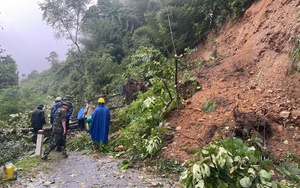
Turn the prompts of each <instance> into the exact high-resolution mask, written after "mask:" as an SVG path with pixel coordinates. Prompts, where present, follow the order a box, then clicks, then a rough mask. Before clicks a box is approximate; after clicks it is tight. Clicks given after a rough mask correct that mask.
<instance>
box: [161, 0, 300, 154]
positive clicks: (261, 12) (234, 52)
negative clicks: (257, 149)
mask: <svg viewBox="0 0 300 188" xmlns="http://www.w3.org/2000/svg"><path fill="white" fill-rule="evenodd" d="M299 5H300V2H299V0H276V1H275V0H260V1H258V2H256V3H254V4H253V5H252V6H251V7H250V8H249V9H248V10H247V11H246V12H245V14H244V15H243V16H242V17H241V18H240V19H239V20H235V21H232V22H230V23H228V24H226V25H225V26H223V27H222V28H221V29H219V30H218V31H215V32H212V33H211V34H210V35H209V37H208V38H207V40H206V41H204V42H203V43H201V44H199V46H198V48H197V49H198V50H197V52H195V53H194V54H192V59H193V60H194V61H195V62H200V61H202V60H205V63H204V65H203V68H202V69H201V70H200V71H196V70H197V69H195V70H194V72H193V74H194V76H195V77H196V79H197V81H198V82H199V83H200V84H201V85H202V90H201V91H198V92H197V93H196V94H195V95H194V96H193V97H192V98H190V99H188V100H186V101H185V102H184V108H183V109H181V110H179V111H174V112H172V114H171V116H170V118H169V119H168V121H169V122H170V123H171V126H172V128H173V130H174V135H175V136H174V138H173V142H172V143H170V144H169V145H168V147H166V149H165V150H164V152H163V156H165V157H168V158H176V159H180V160H185V159H189V158H190V157H191V154H192V152H191V151H192V150H193V149H199V148H201V147H202V146H204V145H206V144H207V143H209V142H210V141H211V140H217V139H219V138H221V137H224V136H232V135H233V134H234V133H233V132H234V129H235V126H236V124H235V121H234V118H233V113H232V112H233V108H234V107H235V106H239V111H241V112H245V113H256V115H261V116H263V117H266V118H267V120H268V123H269V125H270V128H271V134H267V135H266V139H267V141H266V147H267V149H268V151H269V152H271V153H272V154H273V155H274V156H275V157H276V159H280V158H283V157H286V155H287V153H294V154H296V156H298V157H299V156H300V149H299V148H298V145H300V130H299V126H300V101H299V99H300V98H299V97H300V92H299V91H300V87H299V84H300V74H299V73H297V72H296V71H288V70H289V67H290V64H289V58H290V53H291V50H292V47H293V43H294V42H295V40H296V39H297V38H298V37H299V28H300V24H299V23H298V22H297V17H298V15H299ZM214 51H215V52H217V58H215V59H214V60H212V59H211V54H212V53H213V52H214ZM208 99H210V100H215V101H216V102H217V109H216V110H214V111H213V112H211V113H209V114H205V113H203V112H202V111H201V106H202V104H203V103H204V102H205V101H207V100H208ZM286 140H287V141H288V144H284V141H286ZM285 143H287V142H285Z"/></svg>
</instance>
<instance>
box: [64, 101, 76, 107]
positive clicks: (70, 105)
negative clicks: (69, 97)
mask: <svg viewBox="0 0 300 188" xmlns="http://www.w3.org/2000/svg"><path fill="white" fill-rule="evenodd" d="M62 104H63V105H67V106H69V107H70V108H73V105H72V103H71V102H70V101H63V102H62Z"/></svg>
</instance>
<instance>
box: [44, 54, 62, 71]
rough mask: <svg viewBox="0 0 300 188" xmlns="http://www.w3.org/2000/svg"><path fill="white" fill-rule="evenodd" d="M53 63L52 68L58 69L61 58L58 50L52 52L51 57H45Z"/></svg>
mask: <svg viewBox="0 0 300 188" xmlns="http://www.w3.org/2000/svg"><path fill="white" fill-rule="evenodd" d="M45 59H46V60H47V61H48V62H49V63H50V65H51V69H53V70H57V69H58V68H59V59H58V54H57V53H56V52H50V55H49V57H46V58H45Z"/></svg>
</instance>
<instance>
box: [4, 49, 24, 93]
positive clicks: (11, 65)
mask: <svg viewBox="0 0 300 188" xmlns="http://www.w3.org/2000/svg"><path fill="white" fill-rule="evenodd" d="M18 74H19V72H18V71H17V65H16V62H15V60H14V59H13V58H12V57H11V56H9V55H7V56H0V89H3V88H7V87H9V86H15V85H17V84H18V79H19V78H18Z"/></svg>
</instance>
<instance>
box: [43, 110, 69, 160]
mask: <svg viewBox="0 0 300 188" xmlns="http://www.w3.org/2000/svg"><path fill="white" fill-rule="evenodd" d="M67 116H68V111H67V110H66V109H65V108H63V107H60V108H59V109H57V110H56V112H55V115H54V121H53V129H52V139H51V141H50V144H49V147H48V148H46V150H45V152H44V154H43V156H42V159H47V155H49V153H50V152H51V151H52V150H53V149H55V148H56V147H57V146H61V151H62V153H63V155H64V157H65V158H66V157H68V155H67V150H66V137H65V136H64V135H63V133H64V130H63V126H62V122H63V121H66V120H67Z"/></svg>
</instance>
